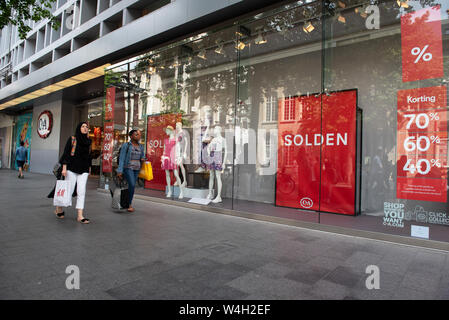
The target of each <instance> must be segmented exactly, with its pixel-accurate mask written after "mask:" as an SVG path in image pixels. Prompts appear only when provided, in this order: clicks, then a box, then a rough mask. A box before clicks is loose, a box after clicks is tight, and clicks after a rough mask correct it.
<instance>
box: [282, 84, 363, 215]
mask: <svg viewBox="0 0 449 320" xmlns="http://www.w3.org/2000/svg"><path fill="white" fill-rule="evenodd" d="M356 108H357V91H356V90H347V91H340V92H333V93H330V94H328V95H326V94H324V95H305V96H300V97H288V98H285V99H281V100H280V101H279V115H278V127H279V134H278V137H279V138H278V139H279V142H278V171H277V181H276V205H278V206H286V207H293V208H301V209H306V210H314V211H324V212H334V213H342V214H347V215H354V214H356V192H357V189H356V184H357V182H356V168H357V163H356V158H357V153H356V143H357V141H356V136H357V135H356V113H357V110H356ZM337 110H338V111H337Z"/></svg>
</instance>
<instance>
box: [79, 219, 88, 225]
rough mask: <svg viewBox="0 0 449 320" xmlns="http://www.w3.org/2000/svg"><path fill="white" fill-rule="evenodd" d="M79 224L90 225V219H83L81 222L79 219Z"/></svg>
mask: <svg viewBox="0 0 449 320" xmlns="http://www.w3.org/2000/svg"><path fill="white" fill-rule="evenodd" d="M76 220H77V221H78V222H79V223H82V224H88V223H89V219H86V218H83V219H81V220H79V219H76Z"/></svg>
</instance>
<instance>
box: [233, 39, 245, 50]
mask: <svg viewBox="0 0 449 320" xmlns="http://www.w3.org/2000/svg"><path fill="white" fill-rule="evenodd" d="M245 47H246V44H245V43H244V42H243V41H239V42H238V44H237V45H236V46H235V48H236V49H239V50H240V51H241V50H243V49H245Z"/></svg>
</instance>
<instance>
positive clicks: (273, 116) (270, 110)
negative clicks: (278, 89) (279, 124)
mask: <svg viewBox="0 0 449 320" xmlns="http://www.w3.org/2000/svg"><path fill="white" fill-rule="evenodd" d="M265 121H266V122H275V121H278V108H277V98H276V97H273V96H270V97H269V98H268V99H267V100H266V104H265Z"/></svg>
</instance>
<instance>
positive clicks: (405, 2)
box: [396, 0, 408, 8]
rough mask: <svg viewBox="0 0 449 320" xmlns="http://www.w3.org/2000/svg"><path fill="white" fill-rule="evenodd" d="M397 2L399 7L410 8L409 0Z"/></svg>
mask: <svg viewBox="0 0 449 320" xmlns="http://www.w3.org/2000/svg"><path fill="white" fill-rule="evenodd" d="M396 2H397V3H398V6H399V7H402V8H408V0H397V1H396Z"/></svg>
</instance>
